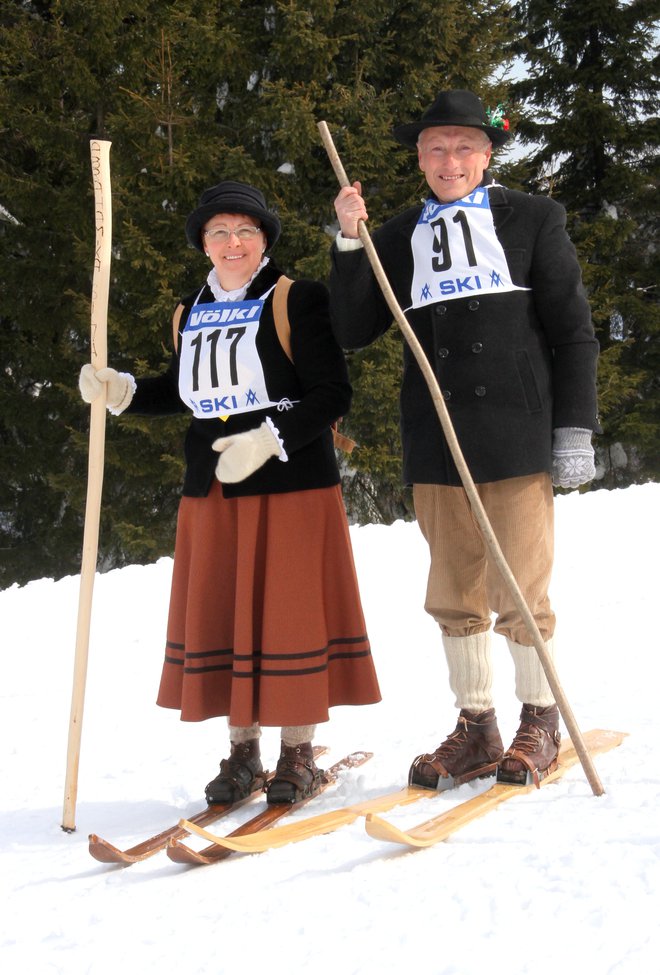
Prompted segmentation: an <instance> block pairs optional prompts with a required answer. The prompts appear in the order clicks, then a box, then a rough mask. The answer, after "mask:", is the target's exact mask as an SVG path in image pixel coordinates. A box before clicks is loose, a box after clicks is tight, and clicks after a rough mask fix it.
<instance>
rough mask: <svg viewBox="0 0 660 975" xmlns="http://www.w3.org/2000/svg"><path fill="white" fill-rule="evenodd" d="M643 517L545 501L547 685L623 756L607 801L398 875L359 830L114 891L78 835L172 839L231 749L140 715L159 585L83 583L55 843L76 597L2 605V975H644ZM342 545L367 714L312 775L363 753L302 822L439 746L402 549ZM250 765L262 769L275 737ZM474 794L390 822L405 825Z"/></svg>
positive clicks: (528, 805)
mask: <svg viewBox="0 0 660 975" xmlns="http://www.w3.org/2000/svg"><path fill="white" fill-rule="evenodd" d="M659 501H660V485H646V486H643V487H632V488H628V489H626V490H622V491H613V492H605V491H599V492H596V493H593V494H587V495H584V496H579V495H577V494H573V495H570V496H568V497H561V498H558V499H557V506H556V507H557V558H556V567H555V575H554V581H553V587H552V596H553V602H554V606H555V609H556V610H557V614H558V617H559V627H558V632H557V644H558V654H559V656H558V660H557V668H558V672H559V676H560V679H561V681H562V685H563V687H564V690H565V692H566V695H567V698H568V700H569V701H570V703H571V707H572V709H573V712H574V714H575V717H576V719H577V721H578V724H579V726H580V728H581V729H582V730H583V731H586V730H588V729H589V728H596V727H600V728H610V729H614V730H622V731H627V732H629V737H628V738H627V739H626V740H625V742H624V744H623V745H622V746H621V747H620V748H618V749H616V750H615V751H613V752H610V753H609V754H607V755H605V756H602V757H600V758H598V759H596V768H597V770H598V774H599V776H600V777H601V779H602V781H603V785H604V787H605V790H606V794H605V795H604V796H602V797H601V798H595V797H594V796H593V795H592V793H591V789H590V787H589V785H588V783H587V781H586V779H585V776H584V773H583V771H582V769H581V768H580V766H579V765H578V766H577V767H576V768H575V769H573V770H572V771H571V772H569V773H568V774H567V776H566V777H565V778H564V779H563V780H561V781H560V782H559V783H558V784H556V785H552V786H548V787H547V788H544V789H543V790H541V791H540V792H537V793H534V794H532V795H529V796H523V797H520V798H519V799H514V800H512V801H511V802H509V803H507V804H506V805H504V806H502V807H500V808H499V809H498V810H496V811H494V812H493V813H491V814H489V815H488V816H486V817H485V818H482V819H480V820H478V821H476V822H475V823H473V824H471V825H469V826H468V827H466V828H465V829H464V830H463V831H462V832H459V833H457V834H456V835H455V836H454V837H452V838H451V839H450V840H448V841H447V842H445V843H442V844H439V845H438V846H436V847H433V848H432V849H429V850H421V851H415V852H409V851H406V850H403V849H400V848H399V847H396V846H390V845H386V844H384V843H380V842H378V841H376V840H372V839H370V838H369V837H368V836H367V834H366V833H365V831H364V826H363V824H362V823H361V822H359V821H358V822H357V823H355V824H354V825H352V826H348V827H345V828H344V829H342V830H341V831H339V832H337V833H334V834H332V835H329V836H325V837H319V838H316V839H313V840H311V841H309V842H307V843H301V844H297V845H291V846H287V847H284V848H282V849H278V850H273V851H271V852H269V853H265V854H263V855H260V856H251V857H239V856H237V857H234V858H232V859H230V860H228V861H226V862H224V863H219V864H217V865H215V866H211V867H207V868H200V869H193V868H185V867H180V866H177V865H175V864H173V863H171V862H170V861H169V860H168V859H167V858H166V857H165V856H164V854H161V855H159V856H156V857H154V858H152V859H150V860H148V861H146V862H144V863H141V864H136V865H134V866H131V867H128V868H126V869H121V868H116V867H105V866H103V865H101V864H99V863H97V862H96V861H95V860H93V859H91V858H90V856H89V854H88V852H87V834H88V833H90V832H92V831H94V832H97V833H99V834H100V835H101V836H105V837H106V838H108V839H110V840H111V841H112V842H115V843H117V844H118V845H120V846H124V845H130V844H131V843H132V842H135V841H136V840H138V839H140V838H142V837H143V836H144V835H146V834H148V833H151V832H154V831H156V830H157V829H160V828H163V827H165V826H167V825H170V824H171V823H173V822H174V821H176V820H177V819H178V818H180V817H182V816H188V815H191V814H192V813H193V812H195V811H196V810H197V809H198V808H199V807H200V805H202V801H201V797H202V795H203V786H204V784H205V783H206V782H207V781H208V780H209V778H211V777H212V776H213V775H214V774H215V772H216V769H217V764H218V761H219V759H220V758H221V757H222V756H223V754H224V752H225V749H226V744H225V741H226V729H225V725H224V722H223V721H222V720H217V721H212V722H205V723H202V724H198V725H190V724H185V723H182V722H180V721H179V720H178V715H177V713H176V712H169V711H163V710H161V709H159V708H157V707H156V706H155V704H154V698H155V694H156V688H157V684H158V679H159V674H160V665H161V657H162V652H163V638H164V629H165V618H166V612H167V600H168V595H169V582H170V574H171V561H170V560H169V559H161V560H160V561H159V562H157V563H156V564H155V565H151V566H133V567H130V568H127V569H123V570H118V571H114V572H110V573H107V574H106V575H103V576H98V577H97V579H96V583H95V589H94V607H93V619H92V633H91V639H90V653H89V672H88V677H87V691H86V700H85V717H84V725H83V739H82V758H81V766H80V774H79V782H78V785H79V789H78V802H77V809H76V823H77V831H76V832H75V833H73V834H67V833H64V832H63V831H62V830H61V828H60V824H61V821H62V802H63V795H64V775H65V769H66V747H67V735H68V724H69V708H70V700H71V689H72V677H73V651H74V646H75V629H76V616H77V605H78V588H79V579H78V578H77V577H69V578H65V579H62V580H60V581H58V582H53V581H52V580H47V579H45V580H40V581H36V582H33V583H30V584H29V585H27V586H25V587H23V588H18V587H13V588H11V589H9V590H5V591H4V592H2V593H0V619H1V620H2V633H3V656H4V660H5V671H4V679H3V681H2V686H1V689H0V696H1V707H0V721H1V725H0V733H1V738H0V740H1V741H2V746H1V754H2V792H1V794H0V836H1V838H2V850H3V854H2V869H1V871H0V890H1V891H2V897H3V908H2V912H1V913H0V963H1V964H2V969H3V971H6V972H10V971H11V972H19V971H26V970H28V969H29V970H30V971H34V972H37V973H63V975H64V973H66V975H82V973H93V975H105V973H116V972H122V971H124V972H134V971H140V972H148V973H150V972H158V973H160V975H170V973H172V975H174V973H177V975H179V973H181V975H184V973H185V975H187V973H210V975H224V973H229V972H232V973H234V972H237V971H238V972H240V971H250V972H251V971H264V972H268V975H283V973H285V972H286V973H290V972H292V971H298V970H306V971H313V972H314V973H315V975H326V973H328V975H329V973H331V972H332V973H338V975H353V973H356V975H357V973H360V975H372V973H373V975H381V973H382V975H389V973H400V972H406V971H408V970H412V969H413V968H415V969H416V968H419V970H420V971H424V972H425V973H426V975H477V973H479V975H481V973H485V972H497V973H499V972H507V973H510V975H523V973H530V975H546V973H547V975H550V973H552V975H557V973H558V972H561V971H562V970H568V971H571V972H572V971H581V972H584V973H588V975H624V973H625V975H654V973H659V972H660V957H659V952H660V936H659V931H658V922H657V914H658V903H659V897H658V895H659V892H660V813H659V812H658V809H659V808H660V771H659V769H658V748H657V742H658V737H659V733H660V709H659V708H658V705H657V691H658V687H659V686H660V654H659V651H660V645H659V644H660V640H659V639H658V632H659V628H658V625H657V624H656V623H655V619H654V617H653V607H654V606H656V605H657V603H658V600H659V595H658V593H659V587H658V572H657V568H656V565H657V557H658V548H659V537H658V536H659V531H658V507H659V504H658V502H659ZM352 539H353V545H354V550H355V557H356V562H357V568H358V575H359V579H360V584H361V590H362V596H363V602H364V607H365V612H366V615H367V622H368V626H369V634H370V637H371V641H372V646H373V649H374V655H375V659H376V664H377V667H378V672H379V677H380V680H381V688H382V691H383V698H384V699H383V702H382V703H381V704H378V705H375V706H373V707H369V708H362V709H351V708H340V709H336V711H335V712H334V714H333V719H332V721H331V722H330V723H329V724H328V725H326V726H322V727H320V729H319V734H318V738H317V741H318V742H319V743H321V742H323V743H326V744H327V745H329V746H330V749H331V751H330V753H329V755H328V759H327V762H328V764H329V763H330V762H331V761H333V760H335V759H336V758H337V757H340V755H341V754H343V753H344V752H345V751H347V750H352V749H355V748H367V749H371V750H373V751H374V752H375V753H376V754H375V757H374V758H373V759H372V760H371V762H369V763H368V764H367V765H365V766H364V767H363V768H362V769H360V770H357V771H356V772H354V773H351V774H349V775H348V776H347V777H346V778H345V780H344V781H343V782H342V783H341V784H340V785H339V786H338V787H337V788H336V789H334V790H330V791H328V792H327V793H326V794H325V795H324V796H323V797H321V798H319V799H318V800H317V802H316V803H315V804H313V805H311V806H308V807H307V809H305V810H303V811H301V813H300V815H311V814H312V813H313V812H316V811H320V810H322V809H331V808H334V807H336V806H338V805H342V804H345V803H349V802H354V801H358V800H359V799H361V798H364V797H367V796H371V795H376V794H377V793H379V792H381V791H384V790H392V789H395V788H399V787H401V786H402V785H403V784H405V777H406V772H407V768H408V765H409V763H410V760H411V759H412V757H413V756H414V755H415V754H416V753H418V752H419V751H422V750H426V749H428V748H432V747H435V746H436V745H437V744H438V743H439V742H440V740H441V739H442V738H443V737H444V736H445V734H446V733H447V732H449V731H450V730H452V728H453V725H454V722H455V710H454V707H453V701H452V697H451V695H450V692H449V690H448V688H447V686H446V677H445V670H444V664H443V660H442V654H441V649H440V642H439V638H438V633H437V630H436V627H435V624H434V623H433V622H432V621H431V620H430V619H429V618H428V617H426V616H425V614H424V612H423V609H422V603H423V596H424V588H425V576H426V569H427V561H428V560H427V554H426V550H425V547H424V543H423V541H422V539H421V536H420V534H419V531H418V529H417V526H416V525H414V524H403V523H397V524H395V525H392V526H390V527H384V526H366V527H362V528H354V529H352ZM494 646H495V649H496V652H497V653H498V657H497V659H496V669H497V672H496V704H497V709H498V714H499V718H500V725H501V729H502V733H503V737H504V738H510V737H511V736H512V734H513V732H514V731H515V728H516V726H517V717H518V711H519V705H518V704H517V702H516V701H515V699H514V697H513V672H512V666H511V663H510V660H509V657H508V651H507V650H506V647H505V644H504V641H503V640H501V639H500V638H496V640H495V644H494ZM402 660H403V661H405V665H404V666H403V667H402V666H401V661H402ZM262 743H263V747H264V752H265V754H266V757H267V759H268V760H269V763H270V764H271V765H272V763H273V762H274V760H275V757H276V754H277V751H278V742H277V734H276V731H275V730H274V729H270V730H267V731H266V733H265V735H264V739H263V742H262ZM481 788H483V784H480V785H479V786H476V785H466V786H463V787H462V788H461V789H460V790H459V791H458V793H457V794H456V793H454V794H450V795H443V796H437V797H432V798H431V797H430V798H429V799H428V800H425V801H424V802H423V803H422V804H420V805H418V806H416V807H412V808H411V807H408V808H406V809H400V810H398V811H393V812H391V813H389V814H387V818H389V819H391V820H392V821H393V822H396V823H397V824H399V825H403V826H407V825H411V824H413V823H414V822H416V821H419V820H421V819H424V818H427V817H429V816H431V815H435V814H436V813H437V812H438V811H439V810H440V809H443V808H448V807H449V805H450V804H452V803H454V802H456V801H457V800H458V799H463V798H468V797H470V796H471V795H474V794H475V792H476V791H477V790H478V789H481ZM245 815H247V813H246V811H243V813H241V814H238V813H237V814H236V816H235V817H234V818H233V819H231V820H229V821H225V825H226V827H227V829H228V830H229V829H230V828H234V827H235V826H236V825H238V823H239V822H240V821H241V819H242V818H244V817H245ZM196 845H200V844H197V843H196Z"/></svg>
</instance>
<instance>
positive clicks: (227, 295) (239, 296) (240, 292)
mask: <svg viewBox="0 0 660 975" xmlns="http://www.w3.org/2000/svg"><path fill="white" fill-rule="evenodd" d="M269 260H270V258H269V257H264V258H262V260H261V263H260V264H259V267H258V268H257V270H256V271H255V272H254V274H253V275H252V277H251V278H250V280H249V281H246V282H245V284H243V285H241V287H240V288H236V289H235V290H234V291H225V289H224V288H223V287H222V285H221V284H220V281H219V280H218V275H217V272H216V270H215V268H214V267H212V268H211V270H210V271H209V275H208V277H207V279H206V283H207V284H208V286H209V288H210V289H211V291H212V292H213V297H214V298H215V300H216V301H242V300H243V298H244V297H245V293H246V291H247V289H248V288H249V287H250V285H251V284H252V282H253V281H254V279H255V278H256V276H257V274H259V272H260V271H262V270H263V269H264V268H265V267H266V265H267V264H268V261H269Z"/></svg>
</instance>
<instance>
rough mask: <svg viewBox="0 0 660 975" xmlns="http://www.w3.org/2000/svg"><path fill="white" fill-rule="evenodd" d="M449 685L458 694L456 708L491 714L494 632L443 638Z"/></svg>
mask: <svg viewBox="0 0 660 975" xmlns="http://www.w3.org/2000/svg"><path fill="white" fill-rule="evenodd" d="M442 644H443V646H444V648H445V655H446V657H447V666H448V668H449V686H450V687H451V689H452V691H453V692H454V694H455V695H456V707H457V708H461V709H465V710H466V711H477V712H480V711H487V710H488V709H489V708H492V706H493V697H492V686H493V667H492V663H491V656H490V631H489V630H486V631H485V632H484V633H472V634H471V635H470V636H445V635H444V634H443V636H442Z"/></svg>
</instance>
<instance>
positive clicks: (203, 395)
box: [179, 299, 274, 419]
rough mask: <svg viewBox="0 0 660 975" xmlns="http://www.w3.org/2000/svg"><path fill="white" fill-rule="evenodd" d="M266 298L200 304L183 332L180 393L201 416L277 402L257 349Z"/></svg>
mask: <svg viewBox="0 0 660 975" xmlns="http://www.w3.org/2000/svg"><path fill="white" fill-rule="evenodd" d="M263 305H264V302H263V299H255V300H252V301H222V302H220V301H215V302H209V303H205V304H195V305H193V307H192V308H191V310H190V315H189V316H188V321H187V322H186V326H185V328H184V330H183V334H182V336H181V358H180V365H179V395H180V397H181V399H182V400H183V402H184V403H185V404H186V406H188V407H189V408H190V409H191V410H192V412H193V413H194V414H195V416H196V417H199V418H200V419H208V418H211V417H222V418H226V417H228V416H232V415H233V414H235V413H247V412H250V411H252V410H263V409H264V408H265V407H268V406H273V405H274V404H273V403H272V402H271V399H270V396H269V394H268V389H267V387H266V379H265V376H264V370H263V365H262V362H261V359H260V357H259V352H258V349H257V332H258V330H259V318H260V317H261V312H262V310H263Z"/></svg>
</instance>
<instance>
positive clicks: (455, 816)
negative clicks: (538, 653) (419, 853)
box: [365, 729, 626, 847]
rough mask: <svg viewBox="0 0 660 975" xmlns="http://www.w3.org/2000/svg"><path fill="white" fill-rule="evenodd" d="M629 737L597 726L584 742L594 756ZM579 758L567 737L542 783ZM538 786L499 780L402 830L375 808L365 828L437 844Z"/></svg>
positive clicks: (376, 834)
mask: <svg viewBox="0 0 660 975" xmlns="http://www.w3.org/2000/svg"><path fill="white" fill-rule="evenodd" d="M625 737H626V733H625V732H618V731H603V730H601V729H596V730H593V731H589V732H587V733H586V734H585V735H584V741H585V744H586V747H587V748H588V749H589V752H590V754H591V755H600V754H602V753H603V752H607V751H609V750H610V749H611V748H616V747H617V746H618V745H620V744H621V742H622V741H623V739H624V738H625ZM578 761H579V756H578V754H577V752H576V750H575V747H574V745H573V743H572V742H571V740H570V738H567V739H566V740H565V741H564V742H562V745H561V748H560V752H559V766H558V767H557V769H556V770H555V771H554V772H551V773H550V775H548V776H546V778H545V779H542V780H541V783H540V784H541V786H545V785H547V784H549V783H550V782H556V781H557V779H560V778H561V777H562V775H564V773H565V772H566V771H567V770H568V769H569V768H571V766H573V765H576V764H577V762H578ZM535 788H536V786H535V785H534V784H531V785H509V784H506V783H497V784H496V785H494V786H492V787H491V788H490V789H488V790H487V791H486V792H482V793H481V795H478V796H475V797H474V798H472V799H468V800H466V801H465V802H461V803H459V804H458V805H457V806H454V807H453V808H452V809H449V810H447V811H446V812H444V813H440V815H439V816H434V817H433V818H432V819H428V820H426V821H425V822H423V823H420V824H419V825H418V826H414V827H413V828H412V829H408V830H401V829H398V828H397V827H396V826H393V825H392V824H391V823H389V822H387V821H386V820H384V819H381V818H380V817H379V816H377V815H375V811H373V812H370V813H368V814H367V816H366V822H365V828H366V830H367V833H368V834H369V836H372V837H373V838H374V839H378V840H385V841H387V842H390V843H400V844H402V845H404V846H411V847H426V846H433V844H434V843H438V842H440V841H441V840H445V839H446V838H447V837H448V836H451V834H452V833H455V832H456V831H457V830H459V829H462V827H463V826H466V825H467V824H468V823H471V822H472V821H473V820H474V819H477V818H478V817H480V816H483V815H485V814H486V813H487V812H490V811H491V809H494V808H495V806H499V805H500V803H502V802H506V800H507V799H512V798H513V797H514V796H520V795H524V794H525V793H527V792H532V791H533V790H534V789H535Z"/></svg>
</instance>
